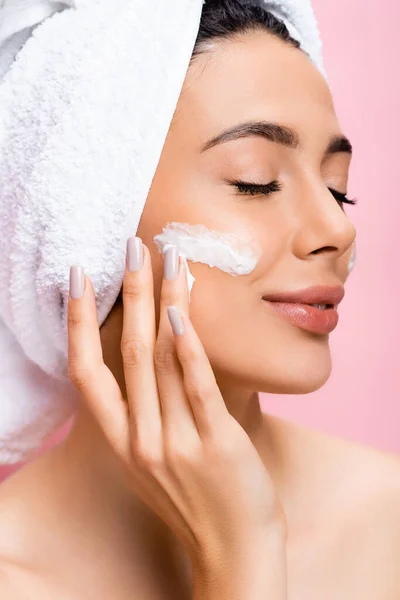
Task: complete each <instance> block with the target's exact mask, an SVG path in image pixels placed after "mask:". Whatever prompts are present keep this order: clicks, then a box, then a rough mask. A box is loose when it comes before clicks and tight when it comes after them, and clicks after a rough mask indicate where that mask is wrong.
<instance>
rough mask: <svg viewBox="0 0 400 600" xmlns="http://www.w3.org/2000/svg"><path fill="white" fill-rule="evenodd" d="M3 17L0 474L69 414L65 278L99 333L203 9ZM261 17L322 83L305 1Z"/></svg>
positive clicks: (190, 1) (16, 5)
mask: <svg viewBox="0 0 400 600" xmlns="http://www.w3.org/2000/svg"><path fill="white" fill-rule="evenodd" d="M238 1H241V0H238ZM0 3H1V0H0ZM0 6H1V7H2V8H1V9H0V10H1V12H0V77H2V80H1V83H0V231H1V235H0V318H1V319H2V321H3V322H1V319H0V365H1V367H0V369H1V370H0V462H2V463H15V462H18V461H21V460H26V459H28V458H30V457H31V456H32V455H33V452H34V450H35V449H37V448H38V447H39V446H40V445H41V443H42V442H43V440H44V439H45V438H46V437H47V436H48V435H49V434H50V433H51V432H52V431H53V430H54V429H55V428H56V427H58V426H59V425H61V424H62V423H63V422H65V421H66V419H67V418H68V417H69V416H71V415H72V414H73V412H74V410H75V408H76V402H77V399H78V398H77V393H76V392H75V390H74V388H73V386H72V384H70V382H69V380H68V377H67V323H66V317H67V314H66V307H67V302H68V284H69V267H70V265H71V264H74V263H77V264H81V265H82V266H83V267H84V269H85V272H86V273H87V275H89V276H90V277H91V279H92V281H93V285H94V289H95V292H96V304H97V310H98V321H99V325H101V324H102V323H103V322H104V321H105V319H106V317H107V315H108V313H109V311H110V310H111V308H112V306H113V304H114V302H115V300H116V297H117V295H118V293H119V291H120V288H121V285H122V280H123V274H124V265H125V248H126V240H127V238H128V237H129V236H131V235H134V234H135V233H136V231H137V227H138V223H139V220H140V217H141V214H142V210H143V207H144V203H145V200H146V197H147V194H148V192H149V189H150V186H151V182H152V178H153V176H154V173H155V171H156V168H157V164H158V161H159V157H160V154H161V151H162V147H163V144H164V141H165V138H166V135H167V132H168V129H169V125H170V122H171V119H172V116H173V113H174V110H175V108H176V104H177V101H178V98H179V94H180V91H181V88H182V84H183V81H184V78H185V75H186V71H187V68H188V65H189V61H190V57H191V53H192V50H193V46H194V42H195V40H196V37H197V33H198V28H199V23H200V16H201V10H202V6H203V0H173V2H172V1H171V2H166V0H151V1H150V0H125V1H124V2H119V3H116V2H115V1H114V0H64V1H60V2H53V1H52V0H5V1H4V0H3V3H2V4H0ZM265 6H266V8H267V9H269V10H271V11H272V12H274V14H275V15H276V16H278V17H279V18H281V19H283V20H284V21H285V23H286V24H287V26H288V28H289V30H290V32H291V33H292V35H293V36H294V37H296V38H297V39H298V40H299V41H300V43H301V45H302V47H303V48H304V50H306V51H307V52H308V53H309V55H310V57H311V59H312V60H313V61H314V62H315V64H316V65H317V66H318V68H320V69H321V71H322V72H323V67H322V57H321V42H320V37H319V33H318V28H317V24H316V20H315V16H314V13H313V11H312V8H311V5H310V2H309V0H297V1H296V0H281V1H273V0H272V1H270V2H265ZM11 7H12V8H11ZM23 32H24V33H23ZM27 32H29V36H28V35H27ZM160 99H162V101H161V102H160Z"/></svg>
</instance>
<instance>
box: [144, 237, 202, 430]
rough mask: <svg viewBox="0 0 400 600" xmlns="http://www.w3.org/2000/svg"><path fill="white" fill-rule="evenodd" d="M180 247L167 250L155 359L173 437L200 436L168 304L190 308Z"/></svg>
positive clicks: (164, 417) (165, 426) (167, 427)
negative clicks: (186, 386)
mask: <svg viewBox="0 0 400 600" xmlns="http://www.w3.org/2000/svg"><path fill="white" fill-rule="evenodd" d="M178 257H179V253H178V248H177V247H176V246H173V245H169V247H168V248H167V249H166V251H165V252H164V278H163V282H162V286H161V295H160V324H159V329H158V336H157V340H156V346H155V352H154V362H155V366H156V376H157V383H158V389H159V394H160V402H161V412H162V423H163V431H164V432H165V435H166V436H167V437H168V438H169V439H171V438H173V439H178V436H179V439H180V440H181V441H182V439H183V438H185V439H190V438H191V439H193V436H194V434H195V437H196V438H197V439H198V433H197V431H196V423H195V421H194V417H193V413H192V409H191V406H190V403H189V402H188V399H187V398H186V393H185V388H184V385H183V373H182V367H181V365H180V363H179V360H178V357H177V354H176V349H175V343H174V336H173V332H172V329H171V324H170V322H169V318H168V314H167V306H168V305H170V304H176V305H178V306H181V307H182V308H184V307H185V306H186V307H188V303H189V295H188V285H187V275H186V269H185V266H184V263H183V260H182V259H180V260H178Z"/></svg>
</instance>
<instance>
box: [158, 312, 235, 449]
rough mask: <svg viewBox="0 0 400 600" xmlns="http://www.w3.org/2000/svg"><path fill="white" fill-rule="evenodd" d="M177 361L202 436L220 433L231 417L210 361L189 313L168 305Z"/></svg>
mask: <svg viewBox="0 0 400 600" xmlns="http://www.w3.org/2000/svg"><path fill="white" fill-rule="evenodd" d="M168 314H169V317H170V320H171V325H172V328H173V331H174V336H175V347H176V352H177V356H178V360H179V362H180V364H181V366H182V370H183V382H184V388H185V392H186V396H187V398H188V400H189V402H190V405H191V408H192V412H193V415H194V418H195V421H196V425H197V430H198V432H199V435H200V437H203V438H205V437H207V436H208V437H209V436H212V435H213V436H218V435H221V431H223V423H224V419H226V418H227V417H230V413H229V411H228V409H227V408H226V405H225V402H224V399H223V397H222V394H221V392H220V389H219V387H218V384H217V382H216V379H215V376H214V372H213V370H212V367H211V364H210V361H209V359H208V357H207V354H206V352H205V350H204V347H203V344H202V343H201V341H200V338H199V337H198V335H197V333H196V331H195V329H194V327H193V325H192V322H191V321H190V318H189V316H188V314H187V313H185V312H183V311H181V310H180V309H179V308H178V307H177V306H173V305H172V306H169V307H168Z"/></svg>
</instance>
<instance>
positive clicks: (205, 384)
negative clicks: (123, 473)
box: [68, 238, 286, 565]
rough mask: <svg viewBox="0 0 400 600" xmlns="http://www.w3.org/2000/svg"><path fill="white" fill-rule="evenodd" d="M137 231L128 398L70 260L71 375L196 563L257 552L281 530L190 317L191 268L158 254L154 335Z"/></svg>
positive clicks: (258, 465) (259, 468) (134, 482)
mask: <svg viewBox="0 0 400 600" xmlns="http://www.w3.org/2000/svg"><path fill="white" fill-rule="evenodd" d="M136 239H137V240H138V242H136V244H135V240H134V239H133V238H131V239H130V240H129V241H128V247H129V249H130V250H131V252H130V253H129V256H128V259H127V264H128V263H129V264H135V258H134V256H135V248H136V265H137V264H138V258H139V259H140V255H141V254H142V256H143V265H142V267H141V268H138V269H137V270H135V271H129V270H128V269H127V268H126V269H125V275H124V282H123V306H124V317H123V331H122V337H121V354H122V359H123V366H124V376H125V385H126V391H127V394H126V395H127V402H126V401H125V399H124V398H123V395H122V393H121V390H120V388H119V386H118V384H117V381H116V380H115V378H114V376H113V374H112V373H111V371H110V370H109V369H108V367H107V366H106V365H105V364H104V362H103V356H102V347H101V343H100V334H99V327H98V321H97V314H96V306H95V298H94V291H93V286H92V283H91V281H90V279H89V278H88V277H85V276H84V273H83V269H82V268H81V267H77V266H75V267H72V269H71V282H72V285H71V290H70V298H69V303H68V374H69V377H70V379H71V381H72V383H73V384H74V385H75V387H76V388H77V389H78V390H79V392H80V394H81V395H82V397H83V399H84V401H85V402H86V404H87V405H88V406H89V408H90V410H91V411H92V412H93V414H94V416H95V418H96V419H97V421H98V423H99V425H100V426H101V428H102V430H103V432H104V434H105V436H106V438H107V439H108V441H109V443H110V444H111V446H112V448H113V450H114V451H115V453H116V454H117V455H118V456H119V457H120V459H121V461H122V463H123V465H124V467H125V468H126V470H127V473H128V476H129V481H130V484H131V486H132V488H133V490H134V492H135V493H136V494H137V495H138V496H139V497H140V498H141V499H142V500H143V501H144V502H145V503H146V504H148V505H149V506H150V507H151V509H153V510H154V512H156V513H157V514H158V515H159V516H160V517H161V519H163V520H164V521H165V522H166V523H167V524H168V525H169V526H170V528H171V529H172V530H173V532H174V533H175V534H176V536H177V537H178V538H179V539H180V541H181V542H182V543H183V545H184V546H185V548H186V549H187V551H188V552H189V554H190V556H191V558H192V560H194V561H195V562H197V563H198V564H202V565H203V564H204V565H205V564H210V563H212V562H213V561H218V560H221V561H223V560H224V559H225V557H230V558H231V559H233V558H234V557H235V556H236V555H237V556H238V555H239V554H240V553H241V552H243V553H244V552H245V551H246V548H250V547H251V548H257V550H259V551H260V552H261V551H262V549H263V547H264V546H263V543H264V542H263V540H264V538H265V539H267V538H268V539H276V538H277V537H278V538H279V539H280V536H281V535H282V536H283V537H285V533H286V530H285V523H284V518H283V511H282V510H281V507H280V504H279V502H278V499H277V496H276V493H275V489H274V486H273V484H272V481H271V478H270V476H269V474H268V472H267V470H266V468H265V467H264V464H263V462H262V460H261V458H260V456H259V454H258V452H257V451H256V449H255V447H254V446H253V444H252V442H251V440H250V438H249V437H248V435H247V433H246V432H245V431H244V429H243V428H242V427H241V426H240V425H239V423H238V422H237V421H236V420H235V419H234V418H233V417H232V416H231V415H230V413H229V412H228V410H227V408H226V406H225V403H224V400H223V398H222V396H221V393H220V390H219V388H218V386H217V383H216V380H215V377H214V374H213V371H212V368H211V366H210V363H209V361H208V358H207V356H206V353H205V351H204V348H203V346H202V344H201V342H200V340H199V338H198V336H197V334H196V332H195V330H194V328H193V326H192V324H191V322H190V320H189V317H188V312H189V297H188V287H187V279H186V277H187V275H186V267H185V264H184V262H183V261H182V259H181V258H179V257H178V251H177V248H176V247H170V248H169V249H168V250H167V252H166V253H165V255H164V280H163V283H162V289H161V299H160V324H159V330H158V334H157V335H156V323H155V306H154V296H153V273H152V268H151V258H150V252H149V250H148V248H147V247H146V246H145V245H144V244H143V245H142V244H141V241H140V239H139V238H136ZM141 249H142V252H141ZM138 251H139V254H138ZM139 262H140V261H139ZM174 273H177V276H176V278H174V277H173V275H174ZM165 275H167V279H166V278H165ZM83 283H84V284H85V290H84V292H83V295H82V296H81V297H80V298H77V295H79V290H78V293H77V288H79V287H80V288H81V289H82V288H83ZM71 294H72V295H71ZM72 296H74V297H72ZM172 324H174V325H175V327H176V329H175V334H174V333H173V331H172V328H171V325H172ZM282 539H283V538H282ZM267 543H268V544H269V542H267ZM266 546H267V544H266ZM266 546H265V547H266Z"/></svg>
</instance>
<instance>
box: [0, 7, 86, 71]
mask: <svg viewBox="0 0 400 600" xmlns="http://www.w3.org/2000/svg"><path fill="white" fill-rule="evenodd" d="M74 6H75V0H60V1H56V0H0V80H1V79H2V77H3V76H4V74H5V73H6V71H7V70H8V69H9V67H10V66H11V64H12V63H13V62H14V60H15V58H16V56H17V54H18V52H19V51H20V50H21V49H22V47H23V45H24V44H25V42H26V41H27V39H28V38H29V37H30V36H31V33H32V31H33V29H34V28H35V27H37V25H40V23H42V21H44V20H45V19H47V18H48V17H51V16H52V15H53V14H54V13H56V12H60V11H62V10H65V9H66V8H73V7H74Z"/></svg>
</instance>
